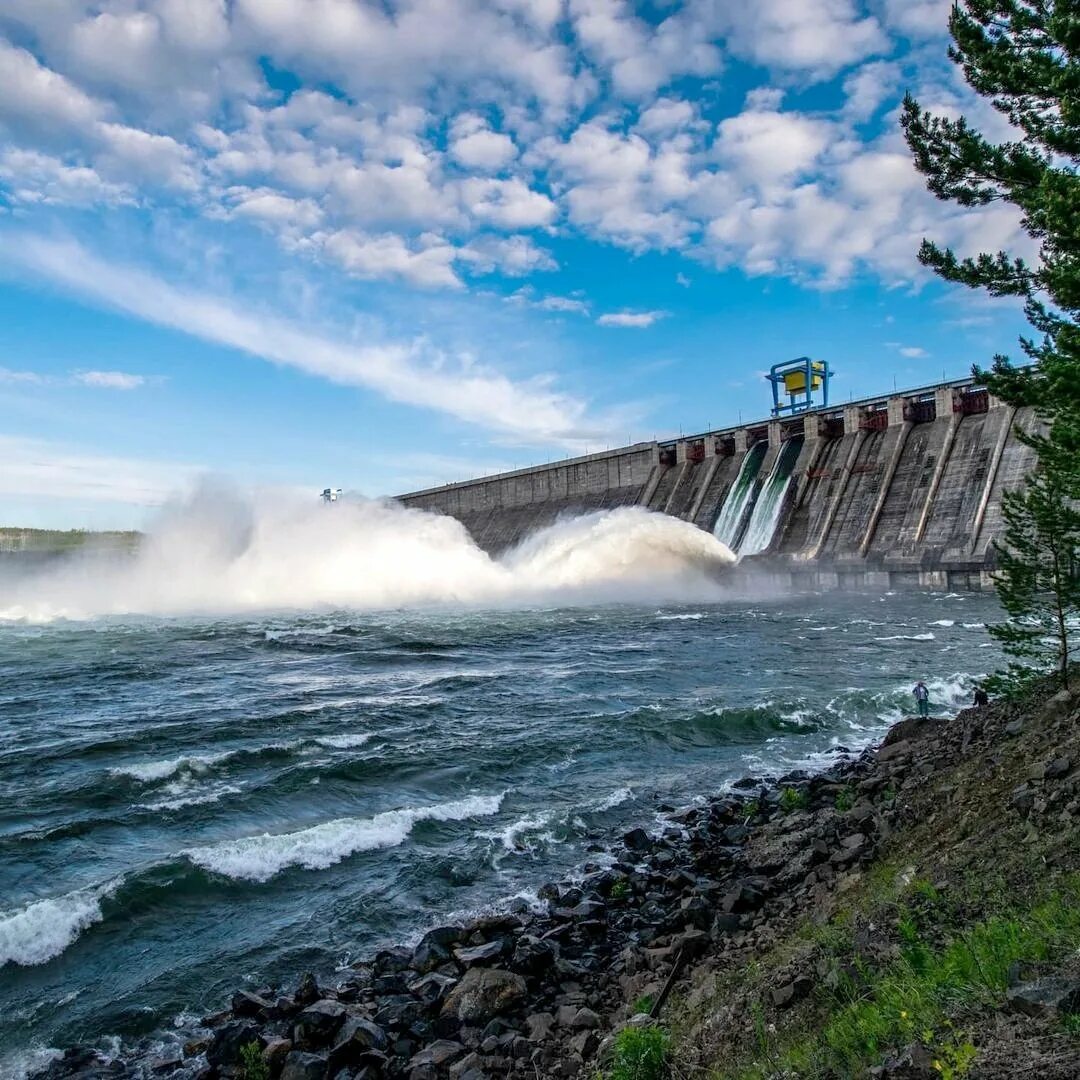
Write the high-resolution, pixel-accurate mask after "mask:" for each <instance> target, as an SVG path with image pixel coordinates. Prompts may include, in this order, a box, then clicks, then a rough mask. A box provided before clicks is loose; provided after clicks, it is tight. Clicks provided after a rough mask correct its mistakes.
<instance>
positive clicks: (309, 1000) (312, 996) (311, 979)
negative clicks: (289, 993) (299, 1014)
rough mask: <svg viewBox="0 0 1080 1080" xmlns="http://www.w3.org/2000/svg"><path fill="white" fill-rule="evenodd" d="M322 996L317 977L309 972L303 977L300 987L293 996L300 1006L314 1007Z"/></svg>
mask: <svg viewBox="0 0 1080 1080" xmlns="http://www.w3.org/2000/svg"><path fill="white" fill-rule="evenodd" d="M322 996H323V992H322V991H321V990H320V989H319V984H318V983H317V982H316V981H315V976H314V975H312V974H311V972H310V971H309V972H307V974H305V975H303V976H302V977H301V979H300V985H299V986H298V987H297V988H296V993H295V994H293V1000H294V1001H295V1002H296V1004H297V1005H300V1006H306V1005H314V1004H315V1002H316V1001H318V1000H319V999H320V998H321V997H322Z"/></svg>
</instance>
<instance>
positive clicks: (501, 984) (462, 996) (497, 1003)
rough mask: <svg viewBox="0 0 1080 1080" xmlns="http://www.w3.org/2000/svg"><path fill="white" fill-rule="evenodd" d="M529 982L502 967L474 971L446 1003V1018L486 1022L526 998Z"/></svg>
mask: <svg viewBox="0 0 1080 1080" xmlns="http://www.w3.org/2000/svg"><path fill="white" fill-rule="evenodd" d="M525 990H526V987H525V980H524V979H523V978H522V977H521V976H520V975H515V974H514V973H513V972H512V971H503V970H502V969H501V968H470V969H469V970H468V971H467V972H466V973H465V976H464V978H463V979H462V980H461V982H459V983H458V984H457V986H455V987H454V989H453V990H451V991H450V993H449V995H448V996H447V998H446V1001H444V1002H443V1007H442V1015H443V1016H452V1017H455V1018H456V1019H458V1020H460V1021H462V1022H463V1023H483V1022H484V1021H486V1020H490V1019H491V1018H492V1017H493V1016H498V1015H499V1013H502V1012H506V1011H508V1010H509V1009H512V1008H513V1007H514V1006H515V1005H517V1004H518V1003H519V1002H520V1001H521V1000H522V999H523V998H524V997H525Z"/></svg>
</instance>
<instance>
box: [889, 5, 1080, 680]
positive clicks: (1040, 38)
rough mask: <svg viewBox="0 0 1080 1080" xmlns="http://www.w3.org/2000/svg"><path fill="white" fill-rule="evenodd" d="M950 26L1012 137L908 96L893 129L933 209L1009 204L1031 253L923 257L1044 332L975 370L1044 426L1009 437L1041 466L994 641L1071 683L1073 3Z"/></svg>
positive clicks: (1078, 339)
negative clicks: (1018, 362)
mask: <svg viewBox="0 0 1080 1080" xmlns="http://www.w3.org/2000/svg"><path fill="white" fill-rule="evenodd" d="M949 30H950V32H951V34H952V38H953V44H952V46H951V47H950V49H949V56H950V58H951V59H952V60H953V61H954V62H955V63H957V64H959V65H960V66H961V68H962V69H963V72H964V77H965V78H966V80H967V82H968V84H969V85H970V86H971V87H972V89H973V90H975V91H976V93H978V94H980V95H982V96H983V97H986V98H987V99H989V101H990V102H991V104H992V105H993V106H994V108H995V109H997V110H998V112H1000V113H1001V114H1002V115H1003V116H1004V117H1006V118H1007V119H1008V121H1009V122H1010V124H1011V125H1012V127H1013V130H1014V131H1015V132H1016V136H1015V138H1013V139H1010V140H1009V141H1007V142H1003V143H994V142H992V141H990V140H989V139H987V138H985V137H984V136H983V135H982V134H980V133H979V132H978V131H976V130H975V129H974V128H972V127H971V126H970V125H969V124H968V123H967V121H966V120H965V119H964V118H962V117H961V118H959V119H955V120H954V119H949V118H947V117H939V116H933V115H932V114H930V113H928V112H924V111H923V110H922V109H921V108H920V107H919V104H918V102H917V101H915V100H914V99H913V98H912V97H911V95H910V94H909V95H908V96H907V97H906V98H905V99H904V108H903V115H902V117H901V123H902V125H903V128H904V134H905V136H906V138H907V142H908V145H909V146H910V147H911V150H912V153H913V155H914V158H915V165H916V168H918V169H919V171H920V172H921V173H923V174H924V175H925V176H926V177H927V187H928V188H929V189H930V190H931V191H932V192H933V193H934V194H935V195H937V197H938V198H939V199H943V200H946V201H951V202H955V203H958V204H959V205H960V206H964V207H972V206H984V205H987V204H989V203H992V202H1007V203H1011V204H1012V205H1013V206H1015V207H1016V208H1017V209H1018V211H1019V213H1020V217H1021V221H1022V223H1023V227H1024V229H1025V230H1026V231H1027V233H1028V235H1029V236H1030V237H1031V238H1032V240H1033V241H1034V242H1035V243H1036V244H1037V245H1038V248H1039V255H1038V258H1037V259H1035V260H1025V259H1024V258H1019V257H1016V256H1015V255H1010V254H1009V253H1007V252H1004V251H999V252H996V253H982V254H979V255H976V256H974V257H967V258H959V257H958V256H957V255H956V254H955V253H954V252H953V251H951V250H949V249H943V248H939V247H938V246H937V245H936V244H934V243H933V242H931V241H929V240H924V241H923V244H922V248H921V249H920V251H919V260H920V262H922V263H923V264H924V265H925V266H928V267H930V268H931V269H933V270H934V271H935V272H936V273H938V274H939V275H940V276H941V277H943V278H944V279H945V280H947V281H951V282H956V283H958V284H962V285H967V286H969V287H971V288H976V289H984V290H986V291H987V292H989V293H990V294H991V295H993V296H1015V297H1021V298H1023V300H1024V310H1025V313H1026V315H1027V318H1028V321H1029V322H1030V323H1031V325H1032V326H1033V327H1034V329H1035V330H1036V331H1037V333H1038V334H1039V335H1040V336H1039V338H1038V339H1035V338H1031V339H1029V338H1021V342H1020V344H1021V347H1022V349H1023V351H1024V352H1025V354H1026V355H1027V357H1028V358H1029V360H1030V361H1031V363H1030V364H1029V365H1027V366H1023V367H1016V366H1014V365H1013V364H1012V363H1011V362H1010V360H1009V359H1008V357H1006V356H1000V355H999V356H996V357H995V358H994V361H993V365H992V368H991V370H989V371H981V370H979V369H978V368H976V370H975V376H976V378H978V379H981V380H983V381H984V382H985V383H986V385H987V387H988V388H989V389H990V391H991V392H992V393H994V394H995V395H997V396H998V397H1000V398H1002V399H1003V400H1005V401H1007V402H1009V403H1010V404H1013V405H1018V406H1031V407H1033V408H1034V409H1035V410H1036V413H1037V415H1038V416H1039V418H1040V420H1041V421H1042V427H1041V430H1038V431H1036V432H1034V433H1026V432H1023V431H1020V430H1019V429H1017V432H1016V434H1017V437H1018V438H1020V439H1022V440H1023V441H1024V442H1026V443H1028V444H1029V445H1030V446H1031V447H1033V449H1034V450H1035V452H1036V455H1037V459H1038V467H1037V469H1036V472H1035V473H1034V474H1033V476H1032V477H1030V478H1029V479H1028V482H1027V484H1026V485H1025V487H1024V488H1023V489H1022V490H1021V491H1019V492H1015V493H1012V494H1010V495H1008V496H1006V498H1005V501H1004V506H1003V512H1004V515H1005V521H1006V533H1005V536H1004V538H1003V542H1002V543H1001V544H1000V545H998V563H999V572H998V575H997V585H998V594H999V596H1000V597H1001V600H1002V603H1003V604H1004V606H1005V609H1006V610H1007V611H1008V612H1009V614H1010V616H1012V620H1011V621H1010V622H1009V623H1006V624H1004V625H1003V626H1000V627H995V628H993V631H992V632H993V633H994V635H995V637H997V638H998V640H1000V641H1001V642H1002V644H1003V646H1004V647H1005V649H1006V651H1007V652H1008V653H1010V655H1012V656H1014V657H1017V658H1019V659H1021V660H1028V661H1030V660H1035V659H1039V658H1046V656H1047V655H1052V656H1053V657H1054V658H1055V661H1056V663H1055V665H1054V666H1055V667H1056V668H1057V669H1058V671H1059V672H1060V673H1061V678H1062V680H1063V681H1064V682H1065V683H1066V684H1067V680H1068V663H1069V656H1070V641H1069V633H1070V625H1071V626H1072V627H1073V628H1074V632H1075V627H1076V620H1077V619H1078V617H1080V589H1078V581H1077V573H1078V569H1080V568H1078V565H1077V543H1078V541H1080V531H1078V523H1077V518H1076V509H1075V508H1076V500H1077V499H1080V321H1078V320H1080V175H1078V166H1080V0H959V2H958V3H957V4H956V5H955V6H954V7H953V11H952V15H951V17H950V20H949Z"/></svg>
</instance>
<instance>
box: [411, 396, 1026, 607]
mask: <svg viewBox="0 0 1080 1080" xmlns="http://www.w3.org/2000/svg"><path fill="white" fill-rule="evenodd" d="M1035 422H1036V421H1035V418H1034V417H1033V416H1032V415H1031V414H1030V411H1029V410H1024V409H1021V410H1016V409H1013V408H1010V407H1009V406H1006V405H1005V404H1004V403H1003V402H1000V401H998V400H996V399H995V398H993V397H992V396H991V395H989V394H988V393H987V392H986V390H985V389H982V388H980V387H978V386H976V385H974V384H973V383H972V382H971V381H970V380H958V381H956V382H949V383H942V384H939V385H936V386H928V387H920V388H918V389H915V390H908V391H905V392H903V393H895V394H889V395H886V396H883V397H880V398H866V399H863V400H861V401H854V402H849V403H847V404H846V405H843V406H838V407H831V408H829V409H816V410H813V411H810V412H806V413H801V414H799V415H797V416H794V417H785V418H781V419H773V418H769V419H765V420H761V421H759V422H757V423H752V424H744V425H740V426H738V427H732V428H721V429H718V430H715V431H707V432H703V433H701V434H699V435H688V436H683V437H680V438H679V439H672V440H667V441H659V442H646V443H636V444H634V445H632V446H627V447H623V448H621V449H617V450H609V451H607V452H605V453H602V454H589V455H587V456H585V457H579V458H570V459H568V460H566V461H560V462H553V463H551V464H549V465H542V466H537V467H535V468H530V469H519V470H517V471H515V472H510V473H502V474H500V475H498V476H491V477H485V478H483V479H478V480H470V481H466V482H463V483H459V484H447V485H445V486H443V487H438V488H429V489H427V490H425V491H417V492H413V493H411V494H408V495H403V496H401V497H400V501H401V502H403V503H405V504H406V505H408V506H412V507H417V508H422V509H425V510H432V511H437V512H441V513H445V514H450V515H452V516H453V517H456V518H458V519H459V520H460V521H461V522H463V524H464V525H465V526H466V527H467V528H468V529H469V531H470V533H471V534H472V535H473V537H474V539H475V540H476V541H477V543H478V544H480V546H481V547H483V548H485V549H486V550H488V551H492V552H498V551H501V550H503V549H505V548H507V547H509V546H511V545H513V544H515V543H517V542H518V541H520V540H521V539H523V538H524V537H525V536H527V535H528V534H529V533H531V532H534V531H535V530H536V529H538V528H542V527H543V526H545V525H549V524H551V523H553V522H554V521H556V520H557V519H558V518H560V517H562V516H564V515H572V514H580V513H587V512H589V511H594V510H603V509H611V508H614V507H619V506H633V505H640V506H645V507H647V508H648V509H650V510H653V511H656V512H658V513H665V514H669V515H671V516H673V517H677V518H681V519H683V520H686V521H690V522H692V523H693V524H694V525H696V526H697V527H698V528H701V529H705V530H708V531H711V530H712V529H713V526H714V525H715V524H716V520H717V517H718V516H719V514H720V511H721V508H722V507H723V505H724V500H725V499H726V497H727V495H728V492H729V491H730V490H731V486H732V484H733V483H734V482H735V479H736V477H737V476H738V475H739V470H740V468H741V466H742V463H743V460H744V458H745V456H746V454H747V453H748V452H749V450H750V448H751V447H752V446H754V445H755V444H757V443H759V442H764V443H766V450H765V456H764V459H763V460H762V463H761V468H760V470H759V472H758V477H757V480H756V481H755V483H756V484H757V485H759V486H760V485H761V484H763V483H764V482H765V478H766V477H767V476H768V475H769V472H770V470H771V469H772V467H773V463H774V462H775V461H776V459H777V457H778V455H779V453H780V448H781V445H782V444H783V443H784V442H786V441H787V440H788V439H793V438H798V439H801V440H802V447H801V449H800V451H799V455H798V458H797V460H796V464H795V468H794V472H793V474H792V482H791V484H790V485H789V486H788V491H787V496H786V502H785V505H784V508H783V510H782V512H781V514H780V518H779V521H778V524H777V528H776V531H775V533H774V535H773V538H772V542H771V544H770V545H769V547H768V549H767V550H766V551H765V552H763V553H761V554H759V555H755V556H753V557H752V558H751V559H749V560H748V562H750V563H753V564H754V565H756V566H760V567H761V568H762V569H763V570H764V569H767V570H768V572H770V573H775V574H780V575H786V576H787V577H789V578H791V579H793V580H795V581H797V582H805V583H806V584H810V585H836V586H845V585H850V586H860V585H863V584H876V585H879V584H903V583H917V584H922V585H931V586H941V587H949V588H960V587H979V586H983V585H986V584H987V583H988V575H989V572H990V571H991V570H992V569H993V565H994V561H993V540H994V538H995V537H997V536H1000V534H1001V530H1002V518H1001V495H1002V493H1003V492H1004V491H1007V490H1010V489H1012V488H1015V487H1017V486H1018V485H1019V484H1020V483H1021V482H1022V481H1023V478H1024V476H1025V475H1026V474H1027V473H1028V472H1029V471H1030V470H1031V469H1032V468H1033V467H1034V455H1033V453H1032V451H1031V450H1030V448H1029V447H1027V446H1025V445H1024V444H1023V443H1022V442H1020V441H1019V440H1018V439H1017V438H1016V435H1015V427H1016V426H1020V427H1022V428H1024V429H1028V430H1030V429H1031V427H1032V426H1033V425H1034V424H1035Z"/></svg>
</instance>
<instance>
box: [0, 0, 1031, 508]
mask: <svg viewBox="0 0 1080 1080" xmlns="http://www.w3.org/2000/svg"><path fill="white" fill-rule="evenodd" d="M948 7H949V5H948V2H947V0H946V2H940V0H866V2H857V0H817V2H816V3H813V4H808V3H805V2H804V0H757V2H756V3H755V4H753V5H748V4H734V3H731V4H729V3H719V2H716V0H670V2H668V0H662V2H659V0H658V2H656V3H652V4H636V5H634V4H627V3H619V2H617V0H410V2H399V0H389V2H386V3H383V2H381V0H380V2H375V0H96V2H94V3H88V2H85V0H0V79H2V81H3V85H4V86H5V93H4V95H3V96H2V97H0V523H4V524H21V525H36V526H59V527H73V526H90V527H128V526H138V525H141V524H143V523H144V522H145V521H146V520H147V519H148V517H149V516H150V515H151V514H152V513H153V511H154V508H155V507H157V506H159V505H160V504H161V503H162V502H164V501H165V500H167V499H168V498H169V497H170V496H171V495H174V494H177V493H181V492H183V491H184V490H186V489H187V488H189V487H190V486H191V485H192V484H194V483H196V482H197V480H198V478H199V477H200V476H202V475H204V474H207V473H209V474H212V475H217V476H223V477H228V478H230V479H231V480H233V481H234V482H236V483H237V484H239V485H240V486H241V487H244V488H257V489H275V488H295V489H298V490H300V491H305V492H310V493H311V494H312V495H313V496H314V494H315V493H316V492H317V491H318V490H319V489H321V488H322V487H324V486H326V485H327V484H330V485H333V486H341V487H343V488H345V489H347V490H350V491H354V492H361V493H364V494H369V495H380V494H392V493H395V492H401V491H406V490H410V489H413V488H416V487H422V486H427V485H430V484H437V483H443V482H446V481H450V480H458V479H464V478H467V477H469V476H473V475H478V474H482V473H485V472H492V471H498V470H501V469H504V468H512V467H518V466H521V465H526V464H530V463H532V462H537V461H546V460H550V459H552V458H557V457H563V456H566V455H567V454H574V453H580V452H585V451H588V450H597V449H603V448H605V447H607V446H614V445H618V444H621V443H625V442H627V441H628V440H636V439H641V438H652V437H655V436H660V437H665V436H669V435H672V434H678V433H679V431H680V430H681V431H685V432H690V431H698V430H702V429H704V428H706V427H708V426H713V427H718V426H722V425H729V424H734V423H736V422H738V420H739V418H740V416H741V417H742V418H743V419H745V420H751V419H755V418H758V417H760V416H763V415H764V414H765V413H766V412H767V409H768V405H769V391H768V386H767V384H766V383H765V382H764V381H763V379H762V377H761V376H762V372H763V371H764V370H765V369H767V368H768V367H769V366H770V365H771V364H773V363H776V362H777V361H780V360H786V359H790V358H792V357H795V356H799V355H803V354H807V353H809V354H811V355H813V356H815V357H819V358H827V359H828V360H830V361H831V362H832V364H833V365H834V367H835V369H836V370H837V372H838V375H837V377H836V380H835V382H834V386H833V392H834V394H835V395H836V397H837V398H841V399H846V398H848V397H850V396H863V395H867V394H875V393H880V392H882V391H884V390H888V389H890V388H891V387H892V386H893V384H894V380H895V382H896V384H897V385H899V386H900V387H904V386H914V385H920V384H922V383H927V382H932V381H935V380H937V379H939V378H940V377H941V376H942V374H943V373H944V374H945V375H947V376H948V377H949V378H953V377H957V376H959V375H962V374H965V373H966V372H967V370H968V369H969V368H970V366H971V364H972V362H975V361H986V360H988V359H989V357H990V356H992V355H993V353H994V352H997V351H1006V352H1013V353H1015V352H1016V344H1015V343H1016V336H1017V333H1018V332H1020V331H1021V330H1022V319H1021V318H1020V315H1019V313H1018V311H1017V310H1016V309H1015V307H1013V306H1010V305H1008V304H1005V303H1002V302H987V301H985V300H983V299H982V298H981V297H979V296H978V295H976V294H971V293H967V292H964V291H958V290H953V289H947V288H945V287H943V286H942V285H940V284H939V283H937V282H935V281H933V280H932V279H930V278H928V276H927V275H926V273H925V272H924V271H922V270H921V269H920V268H919V266H918V265H917V262H916V259H915V251H916V250H917V247H918V243H919V241H920V239H921V238H922V237H923V236H932V237H934V238H935V239H937V240H939V241H941V242H944V243H948V244H952V245H954V246H956V247H957V248H958V249H960V250H961V251H965V252H971V251H975V250H979V249H982V248H988V249H991V250H998V249H1000V248H1003V247H1004V248H1008V249H1009V250H1012V251H1016V252H1023V251H1025V250H1026V249H1025V246H1024V240H1023V238H1022V236H1021V235H1020V234H1019V231H1018V226H1017V221H1016V219H1015V217H1014V216H1012V214H1011V212H1010V211H1009V210H1008V209H1007V208H1003V207H990V208H984V209H980V210H966V211H965V210H961V209H959V208H957V207H952V206H946V205H944V204H941V203H938V202H936V201H935V200H934V199H933V198H932V197H931V196H929V195H928V194H927V193H926V192H925V189H924V186H923V184H922V181H921V178H920V177H918V175H917V174H915V172H914V170H913V169H912V167H911V165H910V162H909V159H908V154H907V151H906V148H905V146H904V144H903V141H902V139H901V137H900V135H899V131H898V128H897V124H896V113H897V107H898V104H899V101H900V99H901V97H902V96H903V93H904V91H905V90H906V89H911V90H912V91H914V92H915V93H916V94H917V96H918V97H919V98H920V100H921V101H922V102H923V104H924V105H925V106H927V107H930V108H933V109H935V110H936V111H940V112H948V113H951V114H956V113H958V112H961V111H962V112H964V113H966V114H967V115H969V116H971V117H972V118H973V120H974V121H975V122H976V123H977V124H978V125H980V126H981V127H983V128H984V129H985V130H987V132H988V133H990V134H992V135H995V136H998V135H1001V134H1002V127H1001V125H1002V121H1001V120H1000V118H998V117H997V116H996V114H993V113H992V112H991V111H990V110H989V109H988V108H987V106H986V105H985V104H984V103H982V102H979V101H976V100H972V98H971V97H970V96H969V94H968V92H967V91H966V89H965V87H964V85H963V83H962V81H960V79H959V77H958V73H957V72H956V71H955V70H954V68H953V67H952V65H951V64H949V63H948V61H947V59H946V57H945V49H946V44H947V42H946V37H945V23H946V19H947V13H948Z"/></svg>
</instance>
